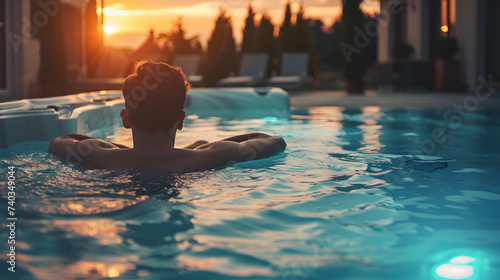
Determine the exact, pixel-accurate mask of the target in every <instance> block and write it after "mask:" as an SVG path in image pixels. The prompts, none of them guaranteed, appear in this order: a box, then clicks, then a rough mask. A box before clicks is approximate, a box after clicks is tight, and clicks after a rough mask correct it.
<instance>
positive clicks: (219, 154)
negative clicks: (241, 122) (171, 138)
mask: <svg viewBox="0 0 500 280" xmlns="http://www.w3.org/2000/svg"><path fill="white" fill-rule="evenodd" d="M245 139H246V140H245ZM231 140H233V141H231ZM238 141H240V142H238ZM285 148H286V143H285V140H283V138H281V137H279V136H271V135H267V134H262V133H259V134H243V135H239V136H235V137H231V138H227V139H225V140H222V141H216V142H212V143H208V144H205V145H201V146H199V147H197V148H195V149H194V151H196V152H200V153H201V154H200V155H201V157H200V158H199V160H197V161H196V162H195V163H193V165H192V166H191V168H193V170H200V169H211V168H217V167H222V166H227V165H231V164H233V163H236V162H242V161H249V160H255V159H261V158H265V157H270V156H273V155H275V154H278V153H280V152H282V151H283V150H285Z"/></svg>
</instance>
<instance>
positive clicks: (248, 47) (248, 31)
mask: <svg viewBox="0 0 500 280" xmlns="http://www.w3.org/2000/svg"><path fill="white" fill-rule="evenodd" d="M254 18H255V13H254V11H253V8H252V5H251V4H248V15H247V18H246V20H245V28H244V29H243V40H242V41H241V53H251V52H254V48H253V45H254V41H255V31H256V28H255V20H254Z"/></svg>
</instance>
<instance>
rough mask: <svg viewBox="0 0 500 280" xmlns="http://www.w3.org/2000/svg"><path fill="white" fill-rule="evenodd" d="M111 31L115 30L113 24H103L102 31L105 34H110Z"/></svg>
mask: <svg viewBox="0 0 500 280" xmlns="http://www.w3.org/2000/svg"><path fill="white" fill-rule="evenodd" d="M113 32H115V28H114V27H113V26H111V25H107V26H104V33H106V34H107V35H110V34H112V33H113Z"/></svg>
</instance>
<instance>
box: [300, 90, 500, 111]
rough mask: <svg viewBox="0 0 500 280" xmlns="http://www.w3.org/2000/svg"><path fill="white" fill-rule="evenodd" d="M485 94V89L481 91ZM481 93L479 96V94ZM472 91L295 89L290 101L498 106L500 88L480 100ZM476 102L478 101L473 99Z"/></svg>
mask: <svg viewBox="0 0 500 280" xmlns="http://www.w3.org/2000/svg"><path fill="white" fill-rule="evenodd" d="M484 94H485V95H486V93H484ZM478 97H481V98H482V96H478ZM478 97H476V96H475V94H474V93H468V92H464V93H441V92H415V93H412V92H409V93H381V92H378V91H375V90H368V91H366V92H365V93H364V94H348V93H347V92H346V91H341V90H338V91H337V90H320V91H297V92H293V93H291V94H290V103H291V106H292V107H294V108H307V107H313V106H339V107H364V106H379V107H382V108H408V109H410V108H436V109H446V108H453V106H454V105H455V104H458V105H465V102H469V104H468V106H476V104H478V106H479V108H499V109H500V92H498V91H496V92H494V93H492V94H491V96H489V97H488V98H486V99H483V100H480V99H479V98H478ZM475 102H478V103H475Z"/></svg>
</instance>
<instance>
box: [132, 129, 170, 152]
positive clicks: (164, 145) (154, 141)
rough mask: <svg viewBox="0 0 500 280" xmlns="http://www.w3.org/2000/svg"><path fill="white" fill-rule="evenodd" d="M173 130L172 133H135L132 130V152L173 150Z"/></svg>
mask: <svg viewBox="0 0 500 280" xmlns="http://www.w3.org/2000/svg"><path fill="white" fill-rule="evenodd" d="M175 132H176V131H175V130H173V131H169V132H166V131H155V132H146V131H137V130H132V136H133V139H134V150H141V151H164V150H169V149H173V148H174V144H175Z"/></svg>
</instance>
